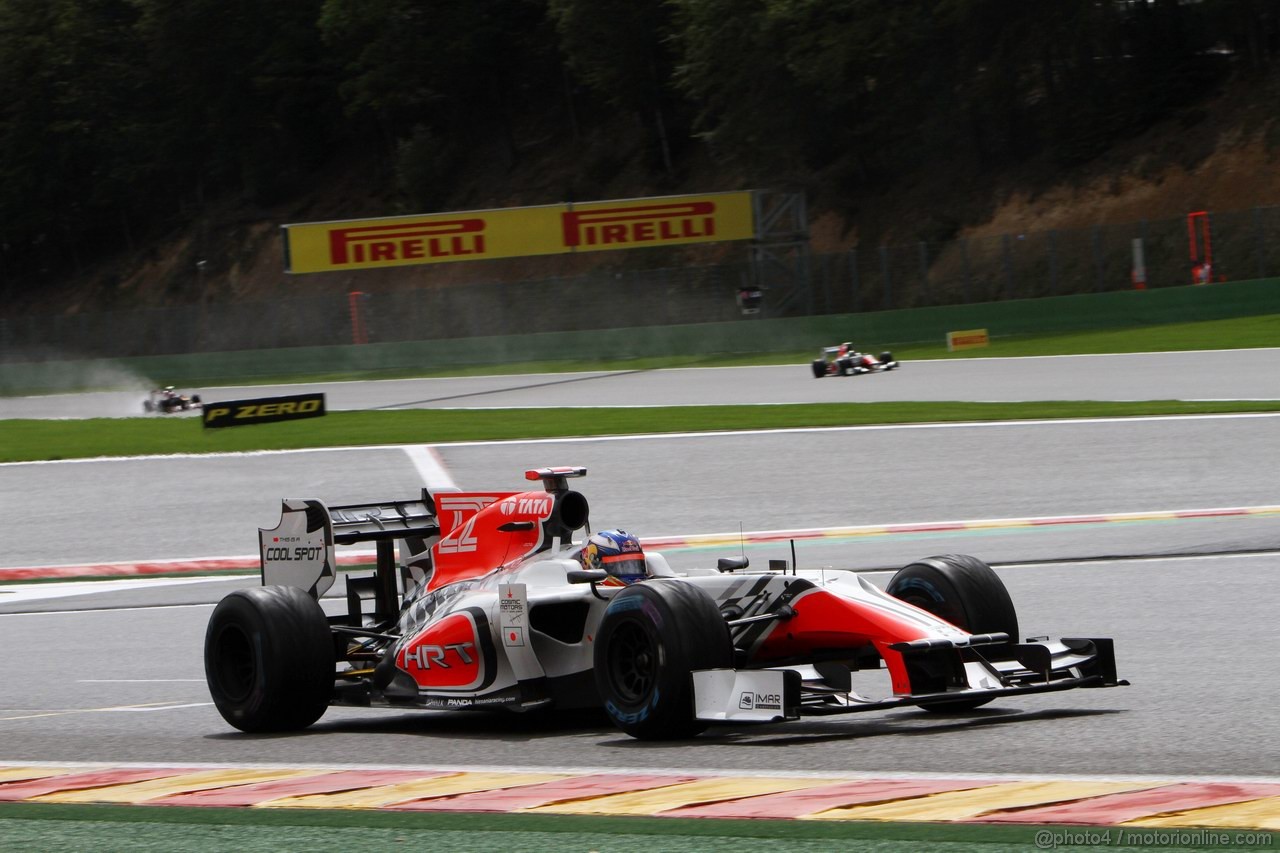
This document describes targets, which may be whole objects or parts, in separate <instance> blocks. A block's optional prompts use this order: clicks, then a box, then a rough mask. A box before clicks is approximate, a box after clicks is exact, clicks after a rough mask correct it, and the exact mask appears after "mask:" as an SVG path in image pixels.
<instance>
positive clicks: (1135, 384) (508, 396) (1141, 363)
mask: <svg viewBox="0 0 1280 853" xmlns="http://www.w3.org/2000/svg"><path fill="white" fill-rule="evenodd" d="M146 388H147V385H146V383H145V382H141V381H140V383H139V385H138V387H137V390H133V391H111V392H99V393H93V394H55V395H45V396H35V397H10V398H0V419H3V418H87V417H131V416H141V415H142V401H143V399H144V398H145V397H146ZM182 390H183V391H184V392H188V393H200V394H201V395H202V397H203V399H204V400H205V401H206V402H216V401H226V400H241V399H251V398H256V397H270V396H280V395H288V394H303V393H312V392H323V393H324V394H325V405H326V408H328V409H331V410H350V409H414V408H432V409H439V408H508V407H510V408H528V407H546V406H556V407H558V406H695V405H730V404H742V405H747V404H760V403H832V402H863V403H867V402H887V401H906V400H934V401H937V400H963V401H977V402H988V401H994V402H1011V401H1023V400H1240V399H1246V400H1251V399H1264V400H1274V399H1280V349H1244V350H1219V351H1212V352H1185V353H1133V354H1126V355H1075V356H1047V357H1035V358H1011V359H1010V358H1006V359H985V358H971V359H952V360H947V359H944V360H936V361H918V362H905V363H904V364H903V365H902V367H901V368H900V369H899V370H895V371H891V372H887V373H878V374H867V375H862V376H848V377H828V378H825V379H821V380H815V379H814V378H813V377H812V375H811V374H810V372H809V366H808V365H807V364H796V365H780V366H771V367H719V368H685V369H671V370H637V371H613V372H586V373H553V374H517V375H508V376H476V377H455V378H440V379H397V380H385V381H376V382H375V381H359V382H331V383H302V384H295V385H254V386H241V387H225V388H210V389H196V388H184V389H182ZM155 417H160V416H158V415H157V416H155Z"/></svg>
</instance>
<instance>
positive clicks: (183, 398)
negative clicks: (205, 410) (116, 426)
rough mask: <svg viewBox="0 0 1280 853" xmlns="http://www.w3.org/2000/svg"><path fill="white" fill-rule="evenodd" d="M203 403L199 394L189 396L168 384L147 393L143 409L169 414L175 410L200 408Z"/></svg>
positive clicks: (148, 412)
mask: <svg viewBox="0 0 1280 853" xmlns="http://www.w3.org/2000/svg"><path fill="white" fill-rule="evenodd" d="M203 405H204V404H203V403H201V402H200V395H199V394H192V395H191V396H189V397H188V396H187V395H186V394H179V393H178V392H177V391H175V390H174V389H173V386H172V385H166V386H165V387H163V388H157V389H156V390H154V391H152V392H151V393H150V394H148V395H147V399H145V400H143V401H142V411H144V412H146V413H147V414H151V413H153V412H159V413H160V414H164V415H169V414H173V413H174V412H185V411H188V410H190V409H199V408H200V407H201V406H203Z"/></svg>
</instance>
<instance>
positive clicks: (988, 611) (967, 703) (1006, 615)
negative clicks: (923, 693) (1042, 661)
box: [885, 554, 1018, 713]
mask: <svg viewBox="0 0 1280 853" xmlns="http://www.w3.org/2000/svg"><path fill="white" fill-rule="evenodd" d="M885 591H886V592H888V593H889V595H892V596H893V597H894V598H899V599H901V600H903V601H905V602H907V603H908V604H914V605H915V606H916V607H919V608H920V609H921V610H927V611H928V612H930V613H932V614H933V615H935V616H938V617H940V618H942V619H945V620H947V621H948V622H950V623H951V624H952V625H955V626H956V627H958V628H963V629H964V630H966V631H968V632H969V633H971V634H994V633H998V632H1003V633H1006V634H1008V635H1009V637H1010V644H1012V643H1014V642H1017V640H1018V615H1017V611H1016V610H1015V609H1014V607H1013V599H1011V598H1010V597H1009V590H1007V589H1006V588H1005V585H1004V582H1003V581H1001V580H1000V576H999V575H997V574H996V573H995V572H994V571H992V569H991V567H990V566H988V565H987V564H986V563H984V562H982V561H981V560H979V559H978V558H976V557H969V556H966V555H963V554H947V555H944V556H941V557H928V558H926V559H923V560H919V561H917V562H915V563H912V564H911V565H909V566H906V567H905V568H902V569H899V570H898V572H897V573H896V574H895V575H894V576H893V577H892V578H891V579H890V580H889V585H888V587H886V589H885ZM982 649H983V654H985V655H988V656H994V657H997V658H999V657H1002V656H1003V655H1002V652H1003V649H1001V647H1000V646H983V647H982ZM990 701H991V699H955V700H951V701H944V702H930V703H927V704H924V705H921V707H922V708H924V709H925V710H927V711H937V712H944V713H950V712H958V711H970V710H972V709H974V708H977V707H979V706H981V705H985V704H987V703H988V702H990Z"/></svg>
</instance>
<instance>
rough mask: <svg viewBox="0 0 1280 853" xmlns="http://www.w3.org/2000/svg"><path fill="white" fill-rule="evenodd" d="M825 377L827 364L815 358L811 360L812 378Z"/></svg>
mask: <svg viewBox="0 0 1280 853" xmlns="http://www.w3.org/2000/svg"><path fill="white" fill-rule="evenodd" d="M826 375H827V362H826V361H825V360H824V359H821V358H816V359H814V360H813V378H814V379H821V378H822V377H824V376H826Z"/></svg>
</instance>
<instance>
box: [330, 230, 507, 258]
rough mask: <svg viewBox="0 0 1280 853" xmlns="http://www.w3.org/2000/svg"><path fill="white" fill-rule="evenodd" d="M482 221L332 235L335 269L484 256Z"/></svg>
mask: <svg viewBox="0 0 1280 853" xmlns="http://www.w3.org/2000/svg"><path fill="white" fill-rule="evenodd" d="M484 228H485V222H484V220H483V219H474V218H468V219H427V220H420V221H417V222H414V221H409V222H399V223H396V224H395V225H358V226H355V227H352V228H335V229H333V230H332V231H330V232H329V263H331V264H333V265H334V266H342V265H345V264H365V263H378V262H387V261H415V260H425V259H427V258H451V257H463V256H465V255H483V254H484V253H485V241H484Z"/></svg>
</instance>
